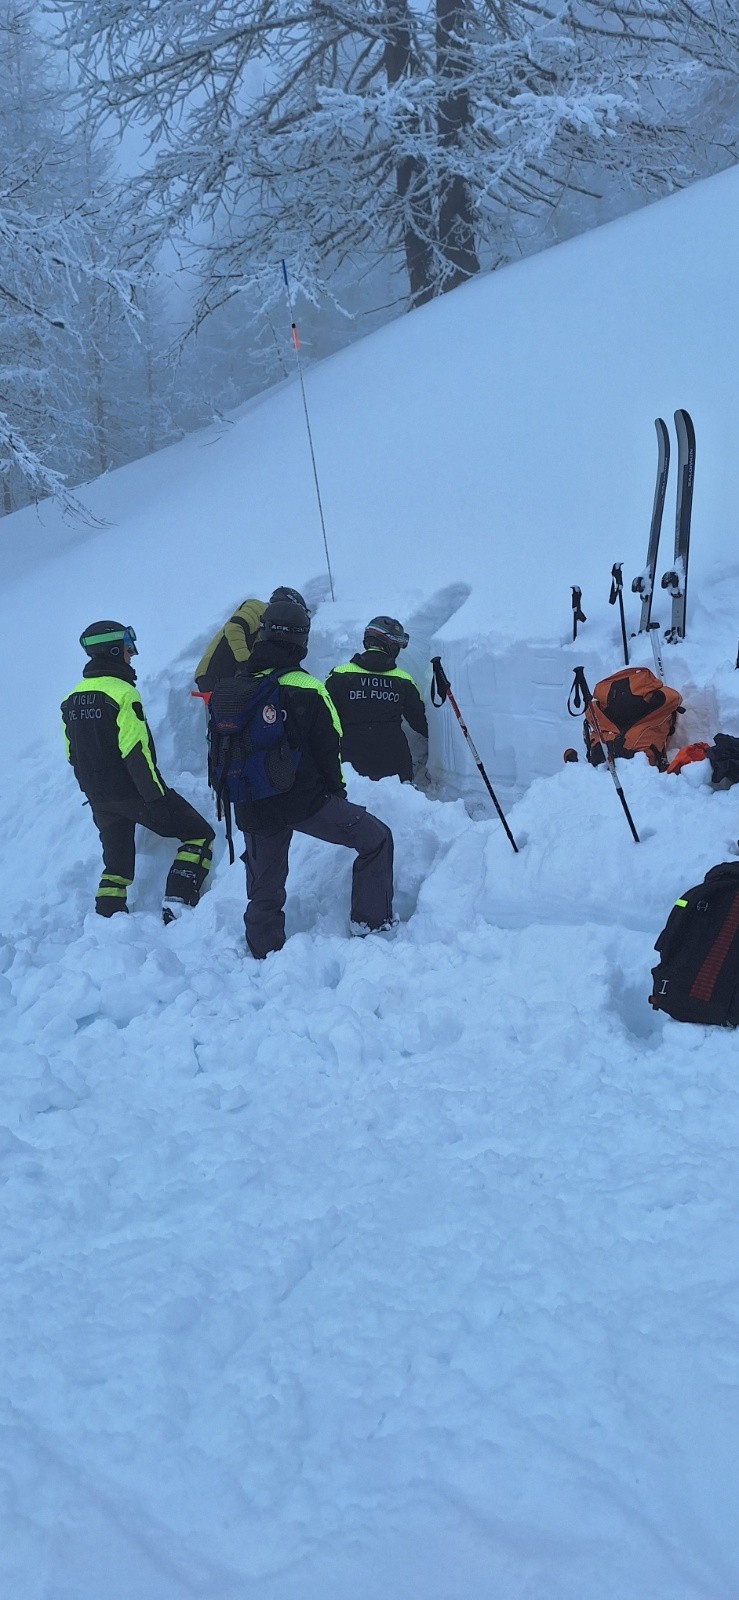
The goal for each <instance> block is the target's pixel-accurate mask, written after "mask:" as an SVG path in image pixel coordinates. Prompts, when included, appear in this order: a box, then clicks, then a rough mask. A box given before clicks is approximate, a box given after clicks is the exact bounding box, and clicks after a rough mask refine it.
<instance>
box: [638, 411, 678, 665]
mask: <svg viewBox="0 0 739 1600" xmlns="http://www.w3.org/2000/svg"><path fill="white" fill-rule="evenodd" d="M654 426H655V428H656V429H657V451H658V455H657V482H656V484H655V487H654V505H653V506H652V521H651V524H650V528H649V546H648V549H647V564H646V567H645V568H644V571H643V572H640V573H639V576H638V577H637V578H634V580H633V583H632V585H631V590H632V593H633V594H638V595H640V596H641V618H640V621H639V632H640V633H645V632H646V630H647V628H648V627H649V624H650V622H651V619H652V596H653V594H654V578H655V573H656V571H657V551H658V549H659V536H660V531H661V528H662V513H663V511H664V509H665V495H666V493H667V475H668V473H669V470H670V435H669V433H668V431H667V423H666V422H665V421H664V420H663V418H662V417H655V419H654Z"/></svg>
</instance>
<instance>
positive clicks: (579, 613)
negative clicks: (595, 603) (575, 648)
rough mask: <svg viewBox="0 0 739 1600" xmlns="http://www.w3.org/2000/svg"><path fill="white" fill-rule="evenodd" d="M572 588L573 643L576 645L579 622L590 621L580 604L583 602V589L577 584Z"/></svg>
mask: <svg viewBox="0 0 739 1600" xmlns="http://www.w3.org/2000/svg"><path fill="white" fill-rule="evenodd" d="M571 588H572V642H573V644H574V642H575V640H576V638H577V624H578V622H587V620H588V619H587V617H586V615H585V612H584V611H583V609H582V606H581V604H580V601H581V600H582V589H579V588H578V586H577V584H576V583H573V584H572V585H571Z"/></svg>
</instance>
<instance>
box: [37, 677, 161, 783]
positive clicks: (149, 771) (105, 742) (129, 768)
mask: <svg viewBox="0 0 739 1600" xmlns="http://www.w3.org/2000/svg"><path fill="white" fill-rule="evenodd" d="M62 725H63V728H64V738H65V743H66V746H67V759H68V760H69V761H70V762H71V763H72V766H73V768H74V775H75V777H76V779H77V782H78V784H79V786H80V788H81V789H82V790H83V791H84V793H85V794H86V795H87V797H88V799H89V800H91V801H92V802H93V803H94V801H95V800H99V801H102V800H128V799H131V798H133V797H140V798H141V799H142V800H161V798H162V795H163V794H165V793H166V787H167V786H166V784H165V782H164V779H163V778H162V777H161V775H160V773H159V771H158V768H157V758H156V751H155V749H154V740H153V739H152V736H151V732H150V729H149V726H148V724H147V721H146V717H145V716H144V708H143V705H142V703H141V696H140V694H139V692H138V690H137V689H135V688H134V686H133V684H131V683H126V682H125V681H124V679H122V678H115V677H112V676H107V675H106V674H104V673H101V675H100V677H88V678H83V679H82V682H81V683H78V684H77V685H76V687H75V688H74V689H73V690H72V693H71V694H70V695H68V696H67V698H66V700H64V701H63V702H62Z"/></svg>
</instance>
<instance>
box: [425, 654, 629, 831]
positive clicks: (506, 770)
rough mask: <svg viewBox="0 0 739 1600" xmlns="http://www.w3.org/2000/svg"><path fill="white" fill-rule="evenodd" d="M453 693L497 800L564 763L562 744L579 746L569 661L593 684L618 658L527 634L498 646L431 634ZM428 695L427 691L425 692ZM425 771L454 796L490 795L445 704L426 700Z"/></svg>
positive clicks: (509, 796)
mask: <svg viewBox="0 0 739 1600" xmlns="http://www.w3.org/2000/svg"><path fill="white" fill-rule="evenodd" d="M433 653H434V654H435V655H436V654H439V655H440V656H441V660H442V664H443V667H444V670H445V672H446V674H447V677H448V678H449V681H450V683H451V685H452V691H453V693H454V697H455V700H456V701H457V704H458V706H459V709H460V711H461V713H462V716H463V717H464V720H465V722H466V724H467V727H468V730H469V734H470V737H471V739H472V740H473V743H474V744H475V746H476V749H477V752H478V755H479V756H480V759H481V761H482V763H483V766H484V767H485V770H486V772H487V775H488V777H489V779H490V782H491V783H492V785H493V788H494V789H495V791H496V793H497V794H498V798H499V800H500V801H501V802H502V803H503V802H505V803H506V804H509V805H510V804H511V803H512V802H513V801H514V800H518V799H519V798H520V797H521V795H522V794H523V793H524V792H525V790H526V789H527V788H528V787H529V784H530V783H532V782H533V781H534V779H535V778H545V777H549V776H551V774H552V773H553V772H558V771H559V770H560V768H561V766H562V757H563V754H564V751H565V749H566V748H567V747H568V746H569V745H571V746H573V747H574V748H575V749H576V750H577V752H578V754H581V753H582V751H583V741H582V720H581V719H580V718H574V717H570V716H569V715H568V712H567V697H568V695H569V692H570V688H571V686H572V675H573V670H574V667H575V666H583V667H584V669H585V676H586V678H587V680H588V683H589V684H590V685H591V687H592V685H593V684H594V683H595V682H597V681H598V679H599V678H602V677H603V676H604V675H605V673H606V672H609V671H610V672H616V671H618V668H619V666H622V665H623V662H622V661H621V662H619V661H617V660H614V662H613V664H612V665H610V666H608V667H604V666H603V661H602V658H601V657H600V656H596V655H595V654H594V653H593V652H592V651H585V650H582V649H580V648H579V647H578V646H576V645H575V646H573V645H571V644H568V645H566V646H563V645H551V644H549V645H548V644H546V643H536V641H531V640H526V641H521V642H520V643H516V644H513V645H506V646H502V647H501V648H499V649H496V648H495V645H494V644H493V643H492V642H491V641H486V642H485V644H483V645H480V644H479V643H478V644H472V643H471V642H470V641H469V640H464V639H450V640H446V641H443V642H442V641H439V640H437V641H435V642H434V646H433ZM427 698H428V697H427ZM428 707H429V710H428V716H429V763H428V764H429V772H430V774H431V776H432V778H433V780H434V782H435V783H437V784H443V785H444V786H445V787H446V788H448V789H449V790H450V791H451V793H453V794H454V795H455V796H458V797H461V798H463V799H465V800H469V801H472V802H473V803H474V802H477V801H481V802H482V803H483V805H489V804H490V802H489V800H488V798H487V795H486V793H485V788H484V786H483V784H482V781H481V779H480V775H479V773H478V771H477V768H476V766H475V763H474V761H473V758H472V754H471V752H470V750H469V747H468V745H467V741H466V740H465V739H464V738H463V735H462V731H461V729H460V727H459V723H458V722H457V719H456V717H455V715H454V712H453V711H452V709H451V706H449V705H445V706H442V707H441V708H440V709H439V708H437V707H435V706H432V705H431V704H430V700H429V701H428Z"/></svg>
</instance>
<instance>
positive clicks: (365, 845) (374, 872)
mask: <svg viewBox="0 0 739 1600" xmlns="http://www.w3.org/2000/svg"><path fill="white" fill-rule="evenodd" d="M293 832H296V833H307V834H308V835H309V836H310V837H311V838H312V839H323V840H325V842H326V844H343V845H346V846H347V847H348V848H349V849H351V850H356V852H357V859H356V861H355V862H354V869H353V872H352V899H351V918H352V922H356V923H358V924H361V925H362V926H364V927H366V928H381V927H383V926H384V925H385V924H386V923H388V922H389V921H390V920H391V918H392V914H393V836H392V833H391V832H390V829H389V828H388V827H386V825H385V823H384V822H380V820H379V817H373V816H372V814H371V812H369V811H365V809H364V806H355V805H353V804H352V802H351V801H350V800H345V799H343V798H342V797H341V796H340V795H331V796H330V797H329V799H328V800H327V801H326V802H325V804H324V805H322V806H321V808H320V810H319V811H316V812H314V814H313V816H312V817H306V819H305V821H304V822H296V823H294V824H293V827H292V828H282V829H281V830H280V832H279V833H246V834H244V838H245V840H246V850H245V852H244V855H243V860H244V862H245V864H246V893H247V898H248V905H247V908H246V914H245V916H244V925H245V927H246V942H247V945H248V947H249V949H250V951H251V953H252V955H253V956H256V957H257V960H262V959H263V958H264V956H266V955H269V953H270V951H271V950H281V949H282V946H283V944H284V943H285V915H284V905H285V898H286V883H287V872H288V852H289V849H290V840H291V838H292V835H293Z"/></svg>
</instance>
